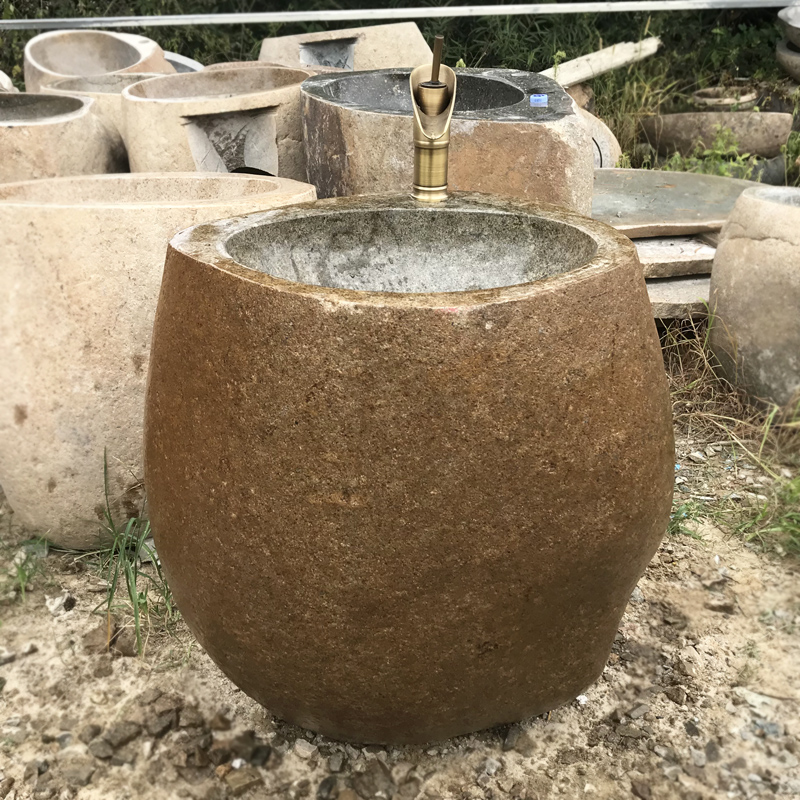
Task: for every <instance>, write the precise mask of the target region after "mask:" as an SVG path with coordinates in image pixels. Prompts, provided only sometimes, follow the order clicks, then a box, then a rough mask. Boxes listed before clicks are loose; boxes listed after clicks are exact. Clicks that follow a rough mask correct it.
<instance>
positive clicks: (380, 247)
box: [145, 195, 674, 743]
mask: <svg viewBox="0 0 800 800" xmlns="http://www.w3.org/2000/svg"><path fill="white" fill-rule="evenodd" d="M233 309H235V313H232V310H233ZM612 341H613V343H614V345H613V347H610V346H609V342H612ZM145 431H146V433H145V440H146V456H145V459H146V482H147V491H148V498H149V503H150V512H151V519H152V523H153V526H154V532H155V537H156V545H157V548H158V552H159V555H160V557H161V559H162V563H163V565H164V567H165V569H166V570H167V573H168V577H169V583H170V586H171V588H172V589H173V591H174V593H175V598H176V600H177V602H178V605H179V607H180V609H181V611H182V613H183V615H184V617H185V619H186V621H187V622H188V624H189V625H190V626H191V628H192V630H193V631H194V633H195V634H196V635H197V637H198V639H199V640H200V642H201V643H202V645H203V647H204V648H205V649H206V650H207V652H208V653H209V655H210V656H211V657H212V658H213V659H214V660H215V661H216V662H217V664H219V665H220V667H221V668H222V669H223V671H224V672H225V673H226V674H227V675H228V676H229V677H230V678H231V679H232V680H233V681H234V682H235V683H236V684H237V685H238V686H240V687H241V688H242V689H243V690H244V691H246V692H247V693H249V694H251V695H252V696H253V697H255V698H256V699H257V700H259V701H260V702H262V703H263V704H264V705H265V706H266V707H267V708H268V709H269V710H270V711H272V712H273V713H275V714H277V715H278V716H281V717H283V718H284V719H287V720H289V721H291V722H293V723H295V724H298V725H302V726H304V727H307V728H311V729H312V730H315V731H320V732H322V733H325V734H326V735H329V736H332V737H334V738H337V739H351V740H356V741H359V742H392V743H398V742H424V741H430V740H439V739H443V738H445V737H449V736H453V735H456V734H462V733H466V732H468V731H473V730H476V729H479V728H485V727H488V726H492V725H499V724H502V723H509V722H512V721H515V720H520V719H523V718H526V717H530V716H531V715H534V714H539V713H542V712H543V711H546V710H548V709H550V708H553V707H555V706H557V705H559V704H561V703H564V702H567V701H569V700H571V699H572V698H574V697H575V696H576V695H577V694H579V693H580V692H581V691H582V690H583V689H584V688H585V687H586V686H587V685H588V684H590V683H591V682H592V681H594V680H595V679H596V678H597V677H598V676H599V675H600V673H601V672H602V670H603V667H604V665H605V663H606V659H607V658H608V653H609V650H610V647H611V643H612V641H613V639H614V636H615V634H616V632H617V626H618V623H619V620H620V617H621V615H622V612H623V610H624V609H625V606H626V603H627V601H628V598H629V596H630V593H631V591H632V589H633V588H634V586H635V584H636V581H637V580H638V578H639V577H640V575H641V573H642V571H643V570H644V567H645V565H646V564H647V562H648V561H649V559H650V558H651V556H652V555H653V553H654V551H655V549H656V547H657V545H658V542H659V540H660V539H661V536H662V534H663V533H664V530H665V527H666V524H667V519H668V516H669V510H670V502H671V497H672V484H673V475H674V448H673V434H672V421H671V413H670V403H669V397H668V392H667V384H666V378H665V376H664V369H663V363H662V359H661V352H660V348H659V342H658V337H657V335H656V330H655V325H654V322H653V318H652V313H651V309H650V303H649V301H648V297H647V292H646V290H645V284H644V280H643V278H642V272H641V267H640V266H639V262H638V260H637V259H636V255H635V251H634V248H633V245H632V243H631V242H630V241H629V240H628V239H627V238H626V237H624V236H623V235H622V234H620V233H617V232H616V231H614V230H613V229H611V228H609V227H607V226H605V225H602V224H600V223H597V222H595V221H593V220H590V219H587V218H585V217H581V216H579V215H577V214H573V213H570V212H567V211H564V210H562V209H556V208H554V207H545V206H537V205H533V204H530V205H522V204H513V203H510V202H504V201H501V200H499V199H497V198H485V197H479V196H474V195H473V196H469V195H467V196H461V197H459V196H455V197H451V198H450V199H449V200H448V201H446V205H443V206H437V207H435V208H431V207H423V206H421V205H420V204H417V203H415V201H413V200H411V199H410V198H409V197H408V196H397V197H391V196H390V197H385V196H384V197H383V198H376V197H350V198H336V199H333V200H326V201H322V202H319V203H317V204H315V205H312V206H307V207H302V206H298V207H295V208H293V209H281V210H279V211H277V212H272V213H270V214H253V215H250V216H247V217H243V218H240V219H236V220H224V221H220V222H216V223H212V224H209V225H202V226H199V227H196V228H193V229H191V230H189V231H184V232H183V233H181V234H180V235H179V236H177V237H176V238H175V239H174V240H173V241H172V245H171V249H170V252H169V255H168V257H167V263H166V267H165V273H164V284H163V289H162V293H161V296H160V298H159V305H158V312H157V314H156V323H155V328H154V335H153V348H152V355H151V361H150V381H149V386H148V392H147V401H146V423H145ZM267 609H268V612H267Z"/></svg>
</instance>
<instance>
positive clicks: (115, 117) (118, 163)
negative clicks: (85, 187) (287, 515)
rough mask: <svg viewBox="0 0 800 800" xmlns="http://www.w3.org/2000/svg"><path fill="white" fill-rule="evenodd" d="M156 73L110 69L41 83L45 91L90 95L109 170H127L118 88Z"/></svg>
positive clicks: (153, 75) (120, 99)
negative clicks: (106, 148) (100, 126)
mask: <svg viewBox="0 0 800 800" xmlns="http://www.w3.org/2000/svg"><path fill="white" fill-rule="evenodd" d="M154 77H157V75H156V74H155V73H152V72H147V73H140V72H124V73H118V72H110V73H108V74H106V75H90V76H87V77H84V78H63V79H62V80H60V81H56V82H55V83H51V84H49V85H47V86H43V87H42V92H43V93H45V94H59V95H69V96H75V95H78V96H82V97H91V98H92V100H93V101H94V102H93V103H92V106H91V111H92V113H93V114H96V115H97V118H98V119H99V120H100V122H102V123H103V125H104V126H105V128H106V131H107V132H108V136H109V140H110V142H109V146H110V147H111V150H112V158H113V169H110V170H109V172H128V166H129V165H128V153H127V151H126V150H125V144H124V142H123V138H122V126H123V122H122V90H123V89H125V88H127V87H128V86H132V85H133V84H134V83H138V82H139V81H144V80H147V79H148V78H154Z"/></svg>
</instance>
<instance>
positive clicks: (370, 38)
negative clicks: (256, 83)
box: [258, 22, 433, 71]
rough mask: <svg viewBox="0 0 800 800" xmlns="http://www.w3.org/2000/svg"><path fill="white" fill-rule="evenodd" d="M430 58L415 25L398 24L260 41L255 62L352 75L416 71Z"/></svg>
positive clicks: (428, 49)
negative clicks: (394, 69)
mask: <svg viewBox="0 0 800 800" xmlns="http://www.w3.org/2000/svg"><path fill="white" fill-rule="evenodd" d="M432 57H433V54H432V53H431V49H430V47H428V43H427V42H426V41H425V37H424V36H423V35H422V33H420V30H419V28H418V27H417V24H416V22H398V23H394V24H391V25H368V26H366V27H364V28H345V29H342V30H338V31H321V32H319V33H301V34H297V35H295V36H276V37H274V38H271V39H264V42H263V43H262V45H261V52H260V53H259V56H258V60H259V61H271V62H273V63H275V64H286V65H287V66H289V67H309V68H310V69H315V68H316V67H335V68H337V69H346V70H351V71H352V70H367V69H386V68H390V67H416V66H417V65H418V64H426V63H430V61H431V59H432Z"/></svg>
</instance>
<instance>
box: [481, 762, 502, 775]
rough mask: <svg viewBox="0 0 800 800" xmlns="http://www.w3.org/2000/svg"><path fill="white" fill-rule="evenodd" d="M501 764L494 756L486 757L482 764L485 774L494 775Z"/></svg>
mask: <svg viewBox="0 0 800 800" xmlns="http://www.w3.org/2000/svg"><path fill="white" fill-rule="evenodd" d="M502 766H503V765H502V764H501V763H500V762H499V761H498V760H497V759H496V758H487V759H486V761H485V762H484V764H483V771H484V772H485V773H486V774H487V775H496V774H497V771H498V770H499V769H500V767H502Z"/></svg>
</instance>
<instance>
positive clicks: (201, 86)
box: [128, 67, 308, 100]
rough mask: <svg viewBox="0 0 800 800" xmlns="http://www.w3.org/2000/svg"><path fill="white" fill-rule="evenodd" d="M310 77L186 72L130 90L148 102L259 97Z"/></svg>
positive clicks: (278, 72) (280, 72)
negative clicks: (256, 95) (244, 95)
mask: <svg viewBox="0 0 800 800" xmlns="http://www.w3.org/2000/svg"><path fill="white" fill-rule="evenodd" d="M307 77H308V73H307V72H305V71H304V70H296V69H291V68H290V67H287V68H286V69H281V68H280V67H263V68H259V67H252V68H249V69H231V70H224V69H223V70H219V71H217V70H211V71H206V70H203V71H202V72H184V73H182V74H180V75H166V76H164V77H162V78H151V79H150V80H147V81H142V82H141V83H139V84H138V85H136V86H132V87H131V88H130V89H129V90H128V94H129V95H130V96H131V97H138V98H142V99H145V100H184V99H186V98H194V97H220V96H223V97H224V96H231V95H243V94H260V93H261V92H267V91H269V90H270V89H281V88H283V87H284V86H291V85H292V84H296V83H301V82H302V81H303V80H304V79H305V78H307Z"/></svg>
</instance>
